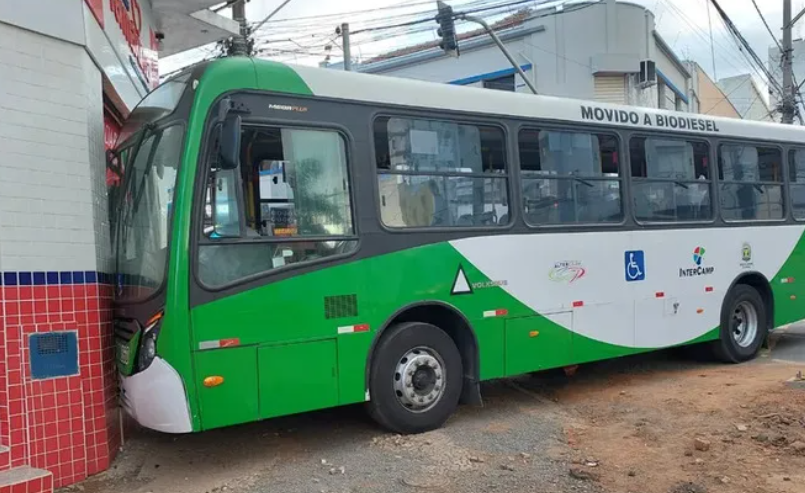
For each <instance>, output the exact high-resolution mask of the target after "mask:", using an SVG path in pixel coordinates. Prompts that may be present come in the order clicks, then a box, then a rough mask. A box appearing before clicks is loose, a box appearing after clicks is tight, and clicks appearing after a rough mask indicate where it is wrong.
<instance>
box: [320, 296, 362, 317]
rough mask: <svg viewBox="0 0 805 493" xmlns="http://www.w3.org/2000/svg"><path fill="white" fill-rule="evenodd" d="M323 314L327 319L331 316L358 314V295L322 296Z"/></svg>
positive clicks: (352, 315) (354, 315)
mask: <svg viewBox="0 0 805 493" xmlns="http://www.w3.org/2000/svg"><path fill="white" fill-rule="evenodd" d="M324 316H325V318H327V319H328V320H330V319H333V318H347V317H357V316H358V295H356V294H344V295H339V296H325V297H324Z"/></svg>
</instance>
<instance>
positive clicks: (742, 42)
mask: <svg viewBox="0 0 805 493" xmlns="http://www.w3.org/2000/svg"><path fill="white" fill-rule="evenodd" d="M710 1H711V2H712V3H713V6H714V7H715V8H716V11H717V12H718V14H719V16H720V17H721V20H722V21H723V22H724V24H725V26H726V27H727V30H728V32H729V33H730V34H731V35H732V37H733V38H734V39H735V40H736V42H737V43H738V44H739V47H743V50H742V52H743V53H744V54H745V55H746V54H748V55H749V56H750V58H751V59H752V60H753V61H754V62H755V64H756V65H757V68H759V69H760V70H761V72H763V73H764V74H765V76H766V77H767V78H768V81H769V84H770V85H771V86H774V89H776V90H777V91H779V92H782V87H781V86H780V83H779V82H777V80H776V79H775V78H774V76H773V75H772V74H771V72H769V70H768V69H767V68H766V66H765V64H764V63H763V61H762V60H761V59H760V57H758V55H757V53H755V51H754V50H753V49H752V46H751V45H750V44H749V42H748V41H747V40H746V38H744V37H743V34H741V31H740V30H739V29H738V28H737V27H736V26H735V24H734V23H733V22H732V19H730V17H729V16H728V15H727V13H726V12H724V10H723V9H722V8H721V5H719V4H718V0H710Z"/></svg>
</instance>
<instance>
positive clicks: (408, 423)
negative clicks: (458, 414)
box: [368, 322, 464, 434]
mask: <svg viewBox="0 0 805 493" xmlns="http://www.w3.org/2000/svg"><path fill="white" fill-rule="evenodd" d="M463 375H464V370H463V367H462V364H461V354H460V353H459V351H458V348H457V347H456V345H455V343H454V342H453V340H452V339H451V338H450V336H448V335H447V334H446V333H445V332H444V331H443V330H442V329H440V328H439V327H436V326H435V325H431V324H427V323H422V322H404V323H400V324H397V325H394V326H392V327H390V328H389V329H387V330H386V332H385V333H384V334H383V335H382V337H381V339H380V341H379V342H378V344H377V347H376V348H375V352H374V355H373V357H372V364H371V368H370V374H369V394H370V401H369V402H368V408H369V414H370V415H371V416H372V418H373V419H374V420H375V421H377V422H378V423H379V424H380V425H381V426H383V427H385V428H387V429H389V430H391V431H394V432H397V433H403V434H409V433H422V432H425V431H429V430H433V429H436V428H439V427H441V426H442V425H443V424H444V422H445V421H447V419H448V418H449V417H450V415H451V414H453V411H455V409H456V406H457V405H458V400H459V397H461V386H462V381H463Z"/></svg>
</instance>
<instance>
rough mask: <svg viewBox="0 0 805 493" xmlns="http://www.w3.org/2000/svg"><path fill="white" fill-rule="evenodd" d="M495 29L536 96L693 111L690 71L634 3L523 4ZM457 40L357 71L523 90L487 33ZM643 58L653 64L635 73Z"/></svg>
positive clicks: (373, 62)
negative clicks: (453, 47)
mask: <svg viewBox="0 0 805 493" xmlns="http://www.w3.org/2000/svg"><path fill="white" fill-rule="evenodd" d="M495 27H496V32H498V34H499V36H500V38H501V39H502V40H503V41H504V44H505V45H506V47H507V48H508V50H509V51H510V52H511V53H512V54H513V56H514V57H515V59H516V60H517V62H518V63H519V64H520V66H521V68H522V69H523V71H524V72H525V75H526V77H529V78H530V79H531V81H532V82H533V83H534V85H535V86H536V88H537V91H538V92H539V93H540V94H545V95H551V96H561V97H570V98H578V99H587V100H597V101H604V102H611V103H619V104H631V105H637V106H644V107H651V108H663V109H671V110H680V111H695V108H690V107H689V92H690V86H689V84H690V79H691V75H690V73H689V72H688V70H687V68H686V67H685V64H684V63H682V61H680V60H679V58H678V57H677V56H676V55H675V54H674V52H673V50H671V48H670V47H669V46H668V44H667V43H666V42H665V41H664V40H663V38H662V37H661V36H660V35H659V33H657V31H656V30H655V23H654V14H653V13H652V12H651V11H649V10H647V9H646V8H644V7H642V6H640V5H636V4H631V3H627V2H616V1H615V0H607V1H606V2H594V3H580V4H571V5H569V6H565V7H564V9H563V8H561V7H554V8H548V9H541V10H528V11H524V12H521V13H518V14H517V15H515V16H511V17H510V18H508V19H504V20H503V21H501V22H500V23H498V25H497V26H495ZM579 33H584V35H583V36H580V35H579ZM460 38H463V39H460V43H459V44H460V48H461V56H460V57H458V58H452V57H448V56H447V55H445V54H444V53H443V52H442V51H441V50H440V49H439V48H438V47H437V46H436V43H426V44H423V45H420V46H414V47H410V48H406V49H404V50H399V51H397V52H392V53H388V54H386V55H383V56H381V57H378V59H375V60H369V61H367V62H366V63H363V64H361V65H359V66H358V67H357V70H360V71H362V72H366V73H373V74H382V75H391V76H396V77H407V78H412V79H420V80H427V81H433V82H446V83H450V84H460V85H472V86H479V87H487V88H493V89H503V90H514V91H518V92H528V91H529V89H528V87H527V86H526V84H525V83H524V81H522V80H521V79H520V76H519V75H517V74H516V73H515V69H514V67H512V66H511V64H510V63H509V62H508V60H507V59H506V57H505V56H504V55H503V53H502V52H501V51H500V50H499V49H498V48H497V46H495V44H494V43H493V41H492V40H491V39H490V38H489V37H488V36H487V35H486V34H484V33H482V32H480V31H475V32H471V33H469V34H464V35H462V36H460ZM641 62H643V63H642V64H641ZM645 62H650V64H649V65H651V66H652V67H653V68H655V69H656V70H651V71H650V72H652V73H650V74H646V76H644V77H641V65H643V66H646V63H645ZM654 73H656V77H654Z"/></svg>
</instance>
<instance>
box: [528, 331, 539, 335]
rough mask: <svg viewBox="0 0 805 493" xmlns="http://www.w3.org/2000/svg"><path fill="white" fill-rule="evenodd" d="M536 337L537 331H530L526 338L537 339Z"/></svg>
mask: <svg viewBox="0 0 805 493" xmlns="http://www.w3.org/2000/svg"><path fill="white" fill-rule="evenodd" d="M538 335H539V331H537V330H532V331H531V332H529V333H528V337H537V336H538Z"/></svg>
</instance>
